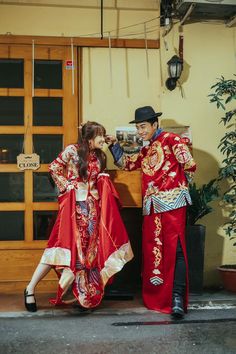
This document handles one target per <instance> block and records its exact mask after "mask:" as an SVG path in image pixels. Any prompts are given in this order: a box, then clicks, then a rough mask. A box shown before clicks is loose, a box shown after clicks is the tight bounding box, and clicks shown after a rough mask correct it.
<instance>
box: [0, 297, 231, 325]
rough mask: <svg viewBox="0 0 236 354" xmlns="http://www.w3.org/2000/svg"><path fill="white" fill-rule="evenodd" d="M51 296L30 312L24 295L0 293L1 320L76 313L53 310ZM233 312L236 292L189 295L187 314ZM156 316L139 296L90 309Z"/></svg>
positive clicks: (75, 310)
mask: <svg viewBox="0 0 236 354" xmlns="http://www.w3.org/2000/svg"><path fill="white" fill-rule="evenodd" d="M54 295H55V294H52V293H50V294H49V293H37V294H36V299H37V305H38V311H37V312H35V313H29V312H27V311H25V309H24V299H23V293H22V294H19V293H16V294H0V318H1V317H2V318H4V317H8V318H11V317H14V318H15V317H51V316H66V315H74V314H77V313H78V311H79V310H78V308H76V307H73V306H72V305H68V306H63V307H61V306H59V307H54V306H52V305H50V304H49V301H48V299H49V298H51V297H54ZM231 308H232V309H236V293H233V292H227V291H225V290H217V291H212V290H211V291H207V290H206V291H203V292H202V293H201V294H190V297H189V307H188V309H189V312H191V310H194V312H195V310H199V311H201V310H220V309H225V310H226V309H231ZM152 312H154V313H156V312H155V311H150V310H148V309H147V308H146V307H144V305H143V303H142V298H141V294H140V293H138V294H136V295H134V297H133V299H132V300H127V299H125V300H122V299H119V298H114V299H106V298H105V299H103V301H102V303H101V305H100V306H98V307H97V308H96V309H94V310H90V313H91V314H92V315H96V316H97V315H132V314H136V315H142V314H145V313H152Z"/></svg>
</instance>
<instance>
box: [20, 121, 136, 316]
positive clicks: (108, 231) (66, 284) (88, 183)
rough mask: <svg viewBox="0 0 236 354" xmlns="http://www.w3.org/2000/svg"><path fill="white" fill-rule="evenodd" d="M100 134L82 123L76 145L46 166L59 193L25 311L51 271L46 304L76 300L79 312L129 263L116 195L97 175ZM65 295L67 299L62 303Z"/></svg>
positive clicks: (101, 164)
mask: <svg viewBox="0 0 236 354" xmlns="http://www.w3.org/2000/svg"><path fill="white" fill-rule="evenodd" d="M105 134H106V132H105V128H104V127H103V126H102V125H101V124H98V123H96V122H87V123H86V124H84V125H83V126H82V129H81V133H80V137H79V142H78V144H75V145H69V146H67V147H66V148H65V150H64V151H63V152H62V153H60V154H59V156H58V157H57V158H56V159H55V160H54V161H53V162H52V163H51V164H50V165H49V171H50V173H51V175H52V178H53V179H54V181H55V183H56V185H57V187H58V189H59V191H60V195H59V197H58V201H59V212H58V216H57V220H56V222H55V224H54V227H53V230H52V232H51V235H50V238H49V241H48V245H47V248H46V249H45V251H44V253H43V256H42V258H41V261H40V263H39V264H38V266H37V268H36V270H35V272H34V274H33V276H32V279H31V281H30V283H29V284H28V286H27V287H26V289H25V291H24V297H25V307H26V309H27V310H28V311H30V312H35V311H37V305H36V301H35V297H34V290H35V287H36V285H37V284H38V283H39V281H40V280H41V279H43V278H44V277H45V276H46V274H47V273H48V272H49V271H50V270H51V269H52V268H54V269H55V271H56V272H57V275H58V277H59V286H58V291H57V296H56V298H55V299H51V300H50V302H51V303H52V304H55V305H60V304H65V303H69V302H74V301H78V303H79V305H81V306H82V307H85V308H92V307H95V306H97V305H98V304H99V303H100V302H101V300H102V297H103V294H104V286H105V284H106V282H107V281H108V279H109V278H110V277H111V276H112V275H113V274H115V273H116V272H117V271H119V270H121V269H122V267H123V266H124V264H125V263H126V262H128V261H129V260H131V259H132V258H133V253H132V250H131V247H130V243H129V241H128V236H127V233H126V230H125V228H124V225H123V223H122V220H121V218H120V215H119V213H118V212H117V210H118V205H117V199H118V196H117V194H116V192H115V190H114V187H113V185H112V184H111V182H110V181H109V180H108V175H107V174H104V173H102V172H103V171H104V169H105V167H106V155H105V153H104V152H103V151H102V148H103V145H104V143H105ZM105 195H106V199H105V198H104V196H105ZM107 195H109V196H110V197H109V208H107V201H108V198H107ZM108 210H109V212H108ZM111 212H113V213H114V215H115V218H112V220H114V222H113V221H112V223H111V222H110V221H109V218H108V217H107V216H108V215H109V213H111ZM118 230H119V232H117V231H118ZM69 293H70V294H72V295H73V297H72V298H70V299H69V300H68V294H69ZM65 297H67V300H65Z"/></svg>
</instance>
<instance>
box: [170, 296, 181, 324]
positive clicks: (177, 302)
mask: <svg viewBox="0 0 236 354" xmlns="http://www.w3.org/2000/svg"><path fill="white" fill-rule="evenodd" d="M171 316H172V317H173V318H175V319H179V320H180V319H182V318H183V317H184V307H183V297H182V296H180V295H178V294H174V295H173V303H172V313H171Z"/></svg>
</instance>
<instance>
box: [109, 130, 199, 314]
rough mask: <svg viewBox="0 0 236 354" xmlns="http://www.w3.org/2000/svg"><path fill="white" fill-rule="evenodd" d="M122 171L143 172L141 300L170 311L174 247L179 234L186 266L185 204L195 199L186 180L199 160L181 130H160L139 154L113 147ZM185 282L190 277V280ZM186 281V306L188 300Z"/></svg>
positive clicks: (151, 306)
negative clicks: (171, 131)
mask: <svg viewBox="0 0 236 354" xmlns="http://www.w3.org/2000/svg"><path fill="white" fill-rule="evenodd" d="M110 150H111V152H112V154H113V156H114V159H115V163H116V164H117V165H118V166H119V167H121V168H122V169H124V170H129V171H132V170H135V169H138V168H141V171H142V195H143V215H144V220H143V271H142V281H143V288H142V292H143V300H144V303H145V305H146V306H147V307H148V308H150V309H153V310H157V311H161V312H164V313H170V312H171V304H172V292H173V281H174V270H175V260H176V247H177V241H178V238H179V239H180V242H181V246H182V250H183V253H184V257H185V261H186V265H187V256H186V244H185V219H186V205H187V204H188V203H189V204H190V203H191V198H190V195H189V191H188V179H190V178H191V177H192V175H193V172H194V171H195V169H196V164H195V162H194V160H193V158H192V155H191V153H190V151H189V149H188V147H187V145H186V140H185V139H181V138H180V137H179V136H178V135H176V134H173V133H167V132H164V131H162V130H161V129H158V130H157V132H156V133H155V134H154V137H153V139H152V140H151V141H150V144H149V145H146V146H144V147H143V148H142V149H141V151H140V152H139V153H138V154H134V155H126V154H124V153H123V152H122V150H121V147H120V146H119V144H115V145H113V146H111V147H110ZM186 282H188V280H187V279H186ZM187 289H188V286H186V294H185V309H186V308H187V302H188V292H187Z"/></svg>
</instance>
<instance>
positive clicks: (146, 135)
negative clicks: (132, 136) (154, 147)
mask: <svg viewBox="0 0 236 354" xmlns="http://www.w3.org/2000/svg"><path fill="white" fill-rule="evenodd" d="M157 126H158V123H157V122H155V123H153V124H151V123H149V122H141V123H138V124H136V128H137V132H138V134H139V136H140V137H141V139H142V140H143V141H147V140H150V139H151V138H152V136H153V134H154V133H155V131H156V130H157Z"/></svg>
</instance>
